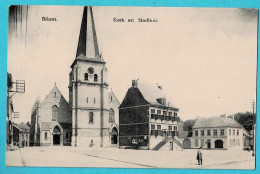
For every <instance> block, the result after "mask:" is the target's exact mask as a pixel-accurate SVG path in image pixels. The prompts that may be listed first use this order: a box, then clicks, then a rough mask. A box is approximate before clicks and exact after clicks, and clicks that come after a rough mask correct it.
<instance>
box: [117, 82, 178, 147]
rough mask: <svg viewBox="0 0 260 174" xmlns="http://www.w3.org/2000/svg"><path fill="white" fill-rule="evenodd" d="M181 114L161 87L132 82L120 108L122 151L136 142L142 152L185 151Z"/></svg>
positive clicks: (120, 142) (120, 143) (120, 141)
mask: <svg viewBox="0 0 260 174" xmlns="http://www.w3.org/2000/svg"><path fill="white" fill-rule="evenodd" d="M178 111H179V109H178V108H176V107H174V106H173V103H171V102H169V101H167V100H166V96H165V94H164V93H163V90H162V87H161V86H149V85H146V84H144V83H140V82H139V81H138V80H133V81H132V87H130V88H129V89H128V91H127V93H126V95H125V98H124V100H123V101H122V103H121V105H120V107H119V129H120V132H119V147H121V148H125V147H129V146H131V145H132V142H133V140H134V141H135V140H136V141H138V142H139V145H140V147H141V148H142V149H151V150H159V149H161V148H166V149H167V150H173V148H174V147H175V148H176V147H178V148H182V144H181V143H180V142H179V141H178V122H179V120H180V118H179V117H178Z"/></svg>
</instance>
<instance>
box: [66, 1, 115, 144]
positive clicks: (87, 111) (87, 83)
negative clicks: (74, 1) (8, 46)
mask: <svg viewBox="0 0 260 174" xmlns="http://www.w3.org/2000/svg"><path fill="white" fill-rule="evenodd" d="M79 31H80V32H79V40H78V47H77V52H76V57H75V60H74V61H73V63H72V64H71V67H70V68H71V72H70V74H69V104H70V106H71V109H72V146H82V147H93V146H100V147H106V146H111V145H112V146H116V147H117V144H118V132H119V130H118V107H119V101H118V100H117V98H116V96H115V94H114V93H113V92H112V91H109V90H108V89H109V84H108V81H107V68H106V62H105V60H104V58H103V56H102V55H101V54H100V53H99V47H98V41H97V33H96V29H95V23H94V16H93V11H92V7H89V6H88V7H84V10H83V16H82V22H81V28H80V30H79Z"/></svg>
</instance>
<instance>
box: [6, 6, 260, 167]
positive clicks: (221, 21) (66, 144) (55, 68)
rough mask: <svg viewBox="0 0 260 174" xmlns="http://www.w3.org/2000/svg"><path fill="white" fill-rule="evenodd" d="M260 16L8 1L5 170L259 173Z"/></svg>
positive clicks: (221, 10)
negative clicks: (259, 83)
mask: <svg viewBox="0 0 260 174" xmlns="http://www.w3.org/2000/svg"><path fill="white" fill-rule="evenodd" d="M257 39H258V9H255V8H195V7H133V6H131V7H130V6H129V7H126V6H124V7H123V6H53V5H49V6H47V5H45V6H44V5H12V6H10V7H9V15H8V59H7V103H6V105H7V112H6V113H7V114H6V166H9V167H13V166H19V167H86V168H168V169H246V170H254V169H255V163H256V162H255V155H256V153H257V150H256V148H255V147H256V143H255V139H256V137H257V136H258V135H257V136H256V90H257V46H258V45H257V44H258V41H257Z"/></svg>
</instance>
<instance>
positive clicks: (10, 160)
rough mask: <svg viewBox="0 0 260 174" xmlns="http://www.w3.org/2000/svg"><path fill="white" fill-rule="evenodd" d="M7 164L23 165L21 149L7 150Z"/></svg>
mask: <svg viewBox="0 0 260 174" xmlns="http://www.w3.org/2000/svg"><path fill="white" fill-rule="evenodd" d="M6 166H23V163H22V160H21V155H20V150H19V149H17V150H15V151H6Z"/></svg>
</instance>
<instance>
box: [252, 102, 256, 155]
mask: <svg viewBox="0 0 260 174" xmlns="http://www.w3.org/2000/svg"><path fill="white" fill-rule="evenodd" d="M252 105H253V120H252V134H253V150H252V156H255V124H254V115H255V100H253V102H252Z"/></svg>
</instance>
